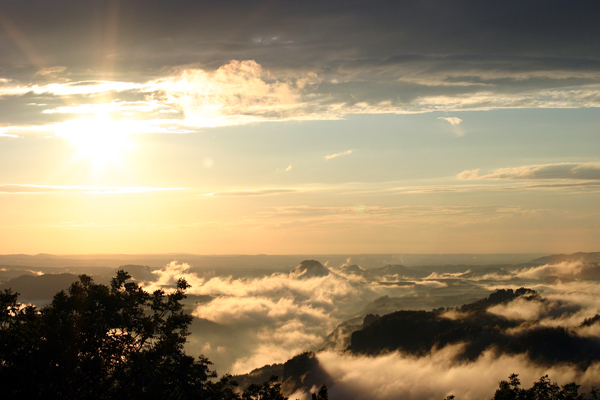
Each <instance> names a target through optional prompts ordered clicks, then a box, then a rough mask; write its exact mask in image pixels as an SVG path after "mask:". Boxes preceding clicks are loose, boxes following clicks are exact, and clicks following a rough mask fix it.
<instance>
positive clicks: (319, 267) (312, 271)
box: [290, 260, 329, 279]
mask: <svg viewBox="0 0 600 400" xmlns="http://www.w3.org/2000/svg"><path fill="white" fill-rule="evenodd" d="M327 275H329V269H327V268H325V267H324V266H323V264H321V263H320V262H318V261H316V260H304V261H302V262H301V263H300V265H298V266H297V267H296V268H294V269H293V270H292V271H291V272H290V276H292V277H294V278H303V279H306V278H314V277H320V276H327Z"/></svg>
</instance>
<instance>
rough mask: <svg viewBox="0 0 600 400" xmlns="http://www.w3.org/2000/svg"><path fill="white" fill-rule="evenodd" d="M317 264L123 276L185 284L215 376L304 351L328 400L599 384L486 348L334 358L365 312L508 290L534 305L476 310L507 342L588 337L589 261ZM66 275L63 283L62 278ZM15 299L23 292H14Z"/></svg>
mask: <svg viewBox="0 0 600 400" xmlns="http://www.w3.org/2000/svg"><path fill="white" fill-rule="evenodd" d="M326 261H328V260H306V261H303V262H301V263H299V265H297V266H296V267H295V268H287V270H286V269H284V265H282V266H281V268H279V271H276V272H273V269H270V270H269V269H265V270H261V271H260V272H258V273H251V272H249V271H246V272H245V273H237V274H236V273H234V274H232V273H231V271H225V273H223V271H221V272H219V271H220V270H212V271H211V270H207V269H206V268H197V267H194V266H192V265H190V264H188V263H180V262H178V261H172V262H170V263H168V264H166V265H164V266H162V267H160V268H156V267H140V266H134V265H130V266H129V267H130V270H129V272H130V273H131V274H132V275H133V276H134V278H135V279H136V280H137V281H139V282H141V283H142V284H143V286H144V287H145V288H146V289H147V290H154V289H157V288H165V287H170V286H172V285H174V284H175V282H176V281H177V279H178V278H180V277H183V278H185V279H186V280H187V281H188V283H189V284H191V288H190V289H189V290H188V292H187V293H188V298H187V299H186V307H188V309H189V311H190V312H191V313H192V315H193V316H194V317H195V319H194V322H193V325H192V327H191V331H192V334H191V335H190V337H189V343H188V346H187V351H188V353H189V354H193V355H199V354H204V355H206V356H207V357H208V358H209V359H210V360H211V361H212V362H213V363H214V367H215V369H216V370H217V371H218V372H219V373H220V374H224V373H231V374H244V373H247V372H250V371H251V370H253V369H255V368H259V367H262V366H264V365H267V364H274V363H283V362H285V361H286V360H288V359H290V358H292V357H293V356H295V355H297V354H299V353H302V352H304V351H308V350H312V351H317V350H320V351H318V352H317V359H318V361H319V364H320V366H321V367H322V368H323V369H324V370H325V371H326V372H327V374H328V375H329V376H330V377H331V379H332V382H335V383H334V384H333V385H331V387H330V391H329V394H330V398H332V399H351V398H356V399H361V398H373V399H392V398H394V399H396V398H399V397H402V398H423V399H425V398H427V399H434V398H438V399H440V400H441V399H442V398H444V397H445V396H447V395H448V394H454V395H456V396H457V398H458V399H461V400H462V399H481V398H486V397H487V398H489V397H491V396H492V395H493V393H494V390H495V389H496V388H497V387H498V381H500V380H502V379H507V378H508V375H510V374H511V373H518V374H519V375H520V378H521V381H522V383H523V386H524V387H529V386H531V384H532V383H533V382H534V381H536V380H538V379H539V378H540V377H541V376H542V375H545V374H549V375H550V378H551V379H552V380H554V381H557V382H558V383H561V384H564V383H567V382H570V381H573V380H575V381H577V382H578V383H580V384H583V385H587V386H588V387H589V386H590V385H593V384H595V385H598V383H599V381H600V379H599V378H598V377H599V376H600V364H599V363H597V362H595V361H593V360H592V361H593V362H591V363H588V365H586V366H585V367H581V366H575V365H571V364H566V363H562V364H558V365H554V366H551V367H548V366H547V365H546V366H542V365H539V364H536V363H534V362H533V361H531V360H530V359H529V358H528V357H527V355H525V354H512V355H509V354H504V353H501V352H497V351H495V350H494V349H488V350H486V351H484V352H483V353H482V354H481V355H480V356H479V357H478V358H477V359H476V360H474V361H465V360H464V359H460V358H459V357H456V354H458V353H460V348H461V346H462V345H461V344H453V345H449V346H446V347H444V348H439V349H434V350H433V351H431V352H429V353H428V354H426V355H424V356H420V357H417V356H408V355H406V354H402V353H399V352H390V353H387V354H382V355H376V356H362V355H356V354H353V353H350V352H343V351H342V350H344V349H345V348H346V347H347V346H348V344H349V339H350V334H351V332H352V331H353V330H357V329H360V328H361V326H362V323H363V319H364V317H365V316H366V315H367V314H379V315H384V314H388V313H391V312H393V311H397V310H403V309H404V310H429V311H430V310H432V309H439V308H441V307H443V308H444V310H438V311H439V312H440V313H441V314H440V315H442V316H443V317H444V318H457V316H456V315H457V313H456V311H455V310H453V309H451V308H453V307H460V306H461V305H463V304H466V303H471V302H473V301H475V300H477V299H481V298H484V297H487V296H488V295H489V294H490V293H492V292H494V291H495V290H497V289H509V288H510V289H518V288H520V287H527V288H531V289H533V290H535V291H537V292H538V294H540V295H541V296H542V297H543V298H544V301H525V300H523V299H520V298H517V299H515V300H514V301H511V302H508V303H505V304H500V305H496V306H492V307H490V308H489V309H487V313H490V314H493V315H496V316H499V317H501V318H504V319H507V320H518V321H522V322H523V324H521V325H519V327H517V328H513V332H510V334H518V330H519V329H525V328H522V327H525V326H526V329H536V327H556V326H562V327H564V328H566V329H568V330H570V331H571V332H572V333H573V334H574V335H579V336H581V337H587V338H593V339H594V340H600V324H592V325H590V326H586V327H582V326H581V323H582V321H583V320H585V319H586V318H592V317H594V316H595V315H596V314H597V313H598V312H599V311H598V309H599V306H600V267H599V266H598V264H597V263H586V262H584V261H582V260H574V259H570V260H566V261H562V262H553V261H552V260H551V259H550V260H549V262H547V263H543V260H542V261H540V262H537V263H535V262H534V263H529V264H525V263H522V264H497V265H446V266H411V267H405V266H402V265H399V264H396V265H388V266H383V267H373V266H371V265H360V264H358V265H357V264H356V263H355V262H353V260H352V258H348V259H347V260H346V261H345V262H337V263H333V262H331V261H329V262H326ZM554 261H556V259H554ZM57 268H58V267H57ZM125 269H126V270H127V267H125ZM41 270H42V269H38V270H35V271H30V272H26V268H24V267H20V266H19V267H18V268H17V267H3V268H2V271H1V272H0V274H1V275H0V278H2V279H3V281H4V282H3V284H2V285H0V289H2V288H4V287H6V286H7V285H10V284H11V283H12V284H13V285H15V283H14V282H19V281H18V280H17V279H15V277H14V275H17V272H18V271H21V272H22V273H23V274H27V275H29V281H28V282H29V283H27V282H25V283H23V282H21V283H20V284H23V285H28V284H31V285H33V284H34V279H35V278H32V277H33V274H34V272H35V273H36V274H41V272H40V271H41ZM84 270H85V268H83V269H82V270H81V272H86V271H84ZM23 271H25V272H23ZM111 271H112V270H111ZM52 272H54V273H56V272H64V271H59V270H58V269H56V270H53V271H52ZM69 272H73V269H71V270H70V271H69ZM88 273H91V274H92V275H93V276H95V277H96V281H97V282H105V281H107V279H108V275H109V274H108V273H107V272H106V271H105V272H104V273H102V271H101V270H99V269H98V270H92V271H90V272H88ZM73 276H74V275H64V276H63V278H64V279H65V280H66V281H68V280H69V279H72V278H73ZM10 279H12V280H10ZM21 279H22V278H21ZM48 282H49V281H48ZM55 285H58V283H53V284H51V286H52V289H55ZM67 285H68V284H67ZM46 287H47V286H46ZM65 287H66V286H65ZM15 290H17V291H21V292H22V294H23V290H22V289H21V290H20V289H19V288H15ZM47 291H48V290H46V292H47ZM42 294H43V296H42ZM47 296H48V293H40V296H38V297H40V298H38V299H36V298H34V297H35V296H34V295H32V294H31V293H27V296H23V295H22V297H21V301H30V302H36V303H39V304H40V305H43V303H44V302H47V301H49V299H48V297H47ZM43 297H45V298H43ZM296 396H297V397H298V398H301V397H302V396H305V397H306V396H307V395H306V394H301V393H297V394H296ZM292 398H296V397H293V396H292Z"/></svg>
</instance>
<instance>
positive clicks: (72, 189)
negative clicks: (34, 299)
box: [0, 0, 600, 254]
mask: <svg viewBox="0 0 600 400" xmlns="http://www.w3.org/2000/svg"><path fill="white" fill-rule="evenodd" d="M496 3H497V2H480V3H476V4H470V3H469V2H456V3H448V2H443V1H433V2H426V3H425V2H385V1H383V2H376V3H375V4H374V3H372V2H335V3H327V5H324V4H323V3H321V2H312V1H308V2H290V1H282V2H270V1H265V2H247V3H246V2H241V3H240V2H229V1H224V2H209V3H208V4H207V3H205V2H193V1H173V2H137V1H116V0H114V1H95V0H92V1H86V2H81V1H65V0H59V1H53V2H47V1H40V0H35V1H31V2H27V4H25V3H24V2H14V1H5V0H0V52H1V54H2V55H3V56H2V58H1V60H0V237H1V238H2V240H1V241H0V253H1V254H7V253H40V252H47V253H63V254H64V253H165V252H189V253H199V254H232V253H238V254H239V253H244V254H257V253H268V254H297V253H340V254H343V253H348V254H350V253H397V252H399V253H501V252H555V253H557V252H575V251H596V250H597V243H598V239H600V234H599V233H600V207H599V204H600V202H598V190H599V188H600V158H599V156H598V149H599V148H600V139H599V138H600V136H599V135H598V127H599V126H600V124H599V123H600V113H598V106H599V105H600V91H599V89H600V58H599V57H600V55H599V53H600V51H599V50H600V49H599V44H598V41H597V40H595V38H597V37H599V35H598V34H599V33H600V32H599V30H600V28H599V27H598V24H597V19H596V18H595V17H594V16H599V9H598V6H597V4H595V3H593V2H579V3H577V4H578V5H577V6H568V4H569V3H568V2H565V1H558V2H553V3H552V5H551V6H550V5H547V4H546V5H547V7H544V10H543V11H540V9H539V7H537V6H536V2H534V1H526V2H519V4H496ZM482 4H485V7H484V6H482ZM517 15H518V16H519V18H515V16H517Z"/></svg>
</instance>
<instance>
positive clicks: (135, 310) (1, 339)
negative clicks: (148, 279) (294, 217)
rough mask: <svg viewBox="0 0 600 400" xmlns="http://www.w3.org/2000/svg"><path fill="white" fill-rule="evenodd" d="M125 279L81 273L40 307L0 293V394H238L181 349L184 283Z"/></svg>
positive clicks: (95, 396) (48, 396)
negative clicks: (152, 286) (148, 286)
mask: <svg viewBox="0 0 600 400" xmlns="http://www.w3.org/2000/svg"><path fill="white" fill-rule="evenodd" d="M130 278H131V276H130V275H128V274H127V273H126V272H124V271H119V272H118V273H117V275H116V276H115V277H114V278H113V279H112V282H111V285H110V287H108V286H106V285H99V284H95V283H94V282H93V281H92V279H91V278H90V277H88V276H86V275H81V276H80V278H79V281H78V282H75V283H73V284H72V285H71V287H70V288H69V289H68V290H67V291H61V292H59V293H57V294H56V295H55V296H54V299H53V301H52V303H51V304H50V305H48V306H47V307H44V308H42V309H40V310H38V309H36V308H35V307H33V306H24V305H22V304H20V303H19V302H18V293H12V292H11V291H10V290H5V291H4V292H3V293H0V387H2V392H3V398H44V399H51V398H61V399H138V398H142V397H143V398H148V399H154V398H161V399H165V398H167V399H169V398H173V399H175V398H176V399H195V398H202V399H236V398H239V396H238V395H237V394H236V393H235V392H234V390H233V387H234V382H232V381H231V380H230V378H229V377H228V376H225V377H223V378H221V379H220V380H217V381H215V380H214V378H216V376H217V375H216V373H215V372H214V371H211V370H210V368H209V367H210V364H211V363H210V361H209V360H208V359H206V358H205V357H203V356H201V357H199V358H198V359H195V358H194V357H191V356H189V355H187V354H185V352H184V348H183V346H184V344H185V342H186V340H187V336H188V335H189V331H188V326H189V324H190V323H191V322H192V317H191V316H190V315H189V314H186V313H185V312H184V311H183V306H182V303H181V301H182V300H183V299H184V298H185V290H186V289H187V288H188V287H189V285H188V284H187V282H186V281H185V280H183V279H181V280H179V281H178V282H177V286H176V288H175V290H174V291H173V292H172V293H169V294H166V293H165V292H164V291H163V290H157V291H155V292H153V293H148V292H146V291H144V290H143V288H142V287H141V286H139V285H138V284H137V283H135V282H132V281H131V280H130ZM267 398H269V399H270V398H273V399H279V398H280V397H265V399H267Z"/></svg>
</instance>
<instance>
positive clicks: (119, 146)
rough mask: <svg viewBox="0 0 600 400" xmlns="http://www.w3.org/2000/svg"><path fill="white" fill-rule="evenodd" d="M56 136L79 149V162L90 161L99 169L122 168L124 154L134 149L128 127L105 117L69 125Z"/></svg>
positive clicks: (73, 121)
mask: <svg viewBox="0 0 600 400" xmlns="http://www.w3.org/2000/svg"><path fill="white" fill-rule="evenodd" d="M55 134H56V136H59V137H62V138H64V139H66V140H67V141H68V142H69V143H70V144H71V145H72V146H74V147H75V149H76V153H75V157H76V158H77V159H81V160H86V161H89V162H90V163H91V164H92V165H93V167H94V168H95V169H102V168H104V167H106V166H108V165H110V164H120V163H121V161H122V156H123V153H124V152H125V151H128V150H132V149H133V148H134V144H133V142H132V141H131V139H130V138H129V137H128V136H129V135H128V132H126V130H125V129H124V125H123V124H120V123H119V122H117V121H112V120H111V119H110V117H109V116H105V115H98V116H97V117H96V118H90V119H75V120H70V121H65V122H63V123H61V124H60V126H59V127H58V129H56V132H55Z"/></svg>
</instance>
